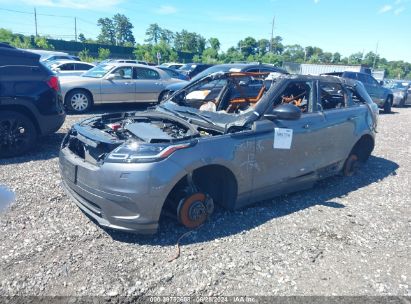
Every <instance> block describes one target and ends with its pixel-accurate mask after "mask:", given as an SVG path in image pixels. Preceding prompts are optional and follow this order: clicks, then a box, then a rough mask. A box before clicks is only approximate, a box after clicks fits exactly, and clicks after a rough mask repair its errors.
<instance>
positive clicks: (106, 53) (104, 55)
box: [98, 48, 110, 60]
mask: <svg viewBox="0 0 411 304" xmlns="http://www.w3.org/2000/svg"><path fill="white" fill-rule="evenodd" d="M109 57H110V50H109V49H104V48H99V49H98V60H106V59H108V58H109Z"/></svg>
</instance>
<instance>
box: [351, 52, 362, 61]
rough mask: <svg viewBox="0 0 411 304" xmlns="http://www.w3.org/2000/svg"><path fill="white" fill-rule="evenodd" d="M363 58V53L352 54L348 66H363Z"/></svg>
mask: <svg viewBox="0 0 411 304" xmlns="http://www.w3.org/2000/svg"><path fill="white" fill-rule="evenodd" d="M362 57H363V53H361V52H358V53H354V54H351V55H350V56H349V57H348V64H361V63H362Z"/></svg>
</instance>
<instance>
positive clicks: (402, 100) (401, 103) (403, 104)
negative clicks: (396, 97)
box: [398, 97, 407, 108]
mask: <svg viewBox="0 0 411 304" xmlns="http://www.w3.org/2000/svg"><path fill="white" fill-rule="evenodd" d="M406 99H407V97H404V98H403V99H401V101H400V103H399V104H398V107H399V108H403V107H404V106H405V100H406Z"/></svg>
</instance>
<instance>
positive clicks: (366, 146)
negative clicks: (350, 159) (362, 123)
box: [351, 134, 374, 162]
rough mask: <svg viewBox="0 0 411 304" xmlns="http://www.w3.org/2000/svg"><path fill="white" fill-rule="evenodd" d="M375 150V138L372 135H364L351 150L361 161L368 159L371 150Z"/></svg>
mask: <svg viewBox="0 0 411 304" xmlns="http://www.w3.org/2000/svg"><path fill="white" fill-rule="evenodd" d="M373 150H374V139H373V138H372V136H371V135H368V134H367V135H363V136H362V137H361V138H360V139H359V140H358V141H357V143H356V144H355V145H354V147H353V148H352V150H351V153H355V154H356V155H357V156H358V159H359V160H360V161H361V162H365V161H367V159H368V157H370V155H371V152H372V151H373Z"/></svg>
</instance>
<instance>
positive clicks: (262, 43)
mask: <svg viewBox="0 0 411 304" xmlns="http://www.w3.org/2000/svg"><path fill="white" fill-rule="evenodd" d="M257 44H258V53H259V54H260V55H264V54H265V53H267V52H268V51H269V49H270V41H268V40H267V39H260V40H258V42H257Z"/></svg>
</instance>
